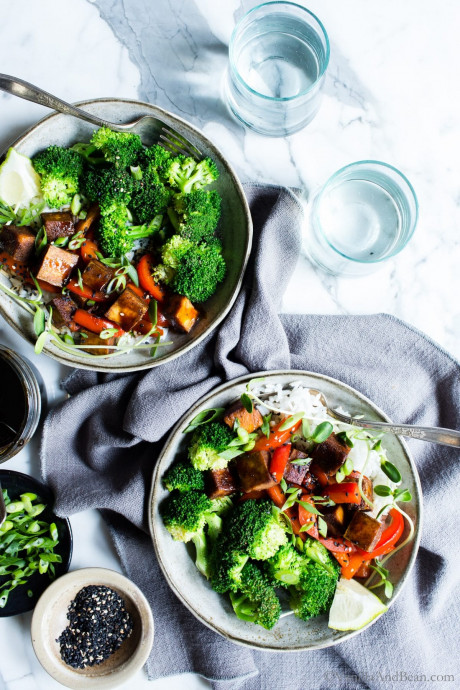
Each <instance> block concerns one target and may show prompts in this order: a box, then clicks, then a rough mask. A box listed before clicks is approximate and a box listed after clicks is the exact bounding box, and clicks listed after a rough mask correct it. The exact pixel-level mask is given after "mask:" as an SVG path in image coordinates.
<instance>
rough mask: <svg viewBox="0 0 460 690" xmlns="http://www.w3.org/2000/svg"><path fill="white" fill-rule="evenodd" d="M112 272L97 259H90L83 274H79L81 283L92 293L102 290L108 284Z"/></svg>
mask: <svg viewBox="0 0 460 690" xmlns="http://www.w3.org/2000/svg"><path fill="white" fill-rule="evenodd" d="M114 275H115V273H114V271H113V270H112V269H111V268H109V267H108V266H106V265H105V264H103V263H102V261H98V260H97V259H91V261H90V262H89V264H88V265H87V267H86V268H85V270H84V271H83V273H82V274H81V277H82V280H83V283H84V284H85V285H87V286H88V287H89V288H91V290H92V291H93V292H97V291H99V290H102V288H104V287H105V286H106V285H107V283H109V282H110V281H111V280H112V278H113V276H114Z"/></svg>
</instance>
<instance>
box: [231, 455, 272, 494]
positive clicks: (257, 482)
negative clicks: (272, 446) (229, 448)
mask: <svg viewBox="0 0 460 690" xmlns="http://www.w3.org/2000/svg"><path fill="white" fill-rule="evenodd" d="M269 462H270V453H269V451H268V450H260V451H253V452H251V453H244V455H240V456H239V457H238V458H237V459H236V469H237V472H238V476H239V478H240V486H241V490H242V491H243V492H244V493H248V492H249V491H260V490H261V489H269V488H270V487H271V486H274V485H275V484H276V482H275V480H274V479H273V477H272V476H271V474H270V472H269V471H268V464H269Z"/></svg>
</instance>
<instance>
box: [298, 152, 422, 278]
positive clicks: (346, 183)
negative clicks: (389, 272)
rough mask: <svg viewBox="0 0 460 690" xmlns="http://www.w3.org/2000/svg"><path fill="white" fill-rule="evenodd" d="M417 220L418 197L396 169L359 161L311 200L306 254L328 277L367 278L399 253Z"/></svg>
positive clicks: (340, 171)
mask: <svg viewBox="0 0 460 690" xmlns="http://www.w3.org/2000/svg"><path fill="white" fill-rule="evenodd" d="M417 219H418V202H417V197H416V196H415V192H414V190H413V187H412V185H411V184H410V182H409V180H408V179H407V178H406V177H405V176H404V175H403V174H402V173H401V172H399V170H397V169H396V168H394V167H393V166H391V165H388V164H386V163H380V162H378V161H358V162H357V163H352V164H351V165H347V166H346V167H345V168H341V170H338V171H337V172H336V173H335V174H334V175H333V176H332V177H331V178H330V179H329V180H328V181H327V182H326V184H325V185H324V186H323V187H322V189H321V190H320V191H319V192H318V194H317V195H316V196H315V197H314V199H313V202H312V206H311V211H310V214H309V219H308V223H307V227H306V229H305V238H304V246H305V251H306V253H307V255H308V256H309V258H310V259H311V260H312V261H313V262H314V263H316V264H317V265H318V266H320V267H321V268H322V269H324V270H325V271H327V272H328V273H332V274H334V275H339V274H340V275H344V276H361V275H367V274H369V273H372V272H373V271H374V270H375V269H376V268H378V266H379V265H380V264H381V263H382V262H383V261H386V260H387V259H389V258H390V257H392V256H395V254H398V253H399V252H400V251H401V250H402V249H404V247H405V246H406V244H407V243H408V241H409V240H410V238H411V237H412V235H413V233H414V230H415V226H416V224H417Z"/></svg>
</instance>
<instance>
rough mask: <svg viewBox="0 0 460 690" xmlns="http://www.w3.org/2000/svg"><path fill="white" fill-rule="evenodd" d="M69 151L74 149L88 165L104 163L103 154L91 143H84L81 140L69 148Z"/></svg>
mask: <svg viewBox="0 0 460 690" xmlns="http://www.w3.org/2000/svg"><path fill="white" fill-rule="evenodd" d="M70 150H71V151H76V153H78V155H79V156H81V157H82V158H83V160H84V161H86V163H89V164H90V165H102V164H103V163H105V158H104V156H103V154H102V153H101V152H100V151H99V149H97V148H96V147H95V146H93V144H85V143H84V142H82V141H79V142H77V143H76V144H74V145H73V146H71V148H70Z"/></svg>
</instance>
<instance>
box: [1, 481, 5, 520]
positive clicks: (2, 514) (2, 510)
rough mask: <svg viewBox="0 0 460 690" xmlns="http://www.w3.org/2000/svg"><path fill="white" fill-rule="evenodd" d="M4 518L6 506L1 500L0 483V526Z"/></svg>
mask: <svg viewBox="0 0 460 690" xmlns="http://www.w3.org/2000/svg"><path fill="white" fill-rule="evenodd" d="M5 519H6V506H5V501H4V500H3V491H2V485H1V484H0V527H1V526H2V525H3V523H4V522H5Z"/></svg>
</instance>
